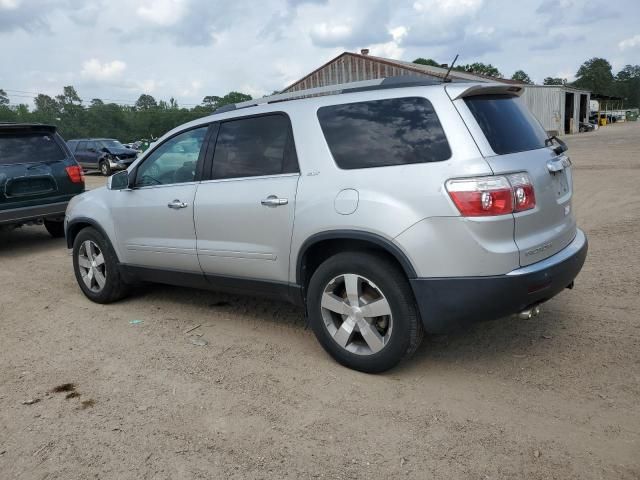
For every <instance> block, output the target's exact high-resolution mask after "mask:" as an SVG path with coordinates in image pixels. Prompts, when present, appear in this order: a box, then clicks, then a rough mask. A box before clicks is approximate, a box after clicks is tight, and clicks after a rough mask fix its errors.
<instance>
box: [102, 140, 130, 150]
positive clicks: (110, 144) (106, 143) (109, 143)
mask: <svg viewBox="0 0 640 480" xmlns="http://www.w3.org/2000/svg"><path fill="white" fill-rule="evenodd" d="M98 143H100V145H101V146H103V147H104V148H116V149H123V148H125V146H124V145H122V144H121V143H120V142H119V141H118V140H100V141H99V142H98Z"/></svg>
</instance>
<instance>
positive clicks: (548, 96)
mask: <svg viewBox="0 0 640 480" xmlns="http://www.w3.org/2000/svg"><path fill="white" fill-rule="evenodd" d="M522 98H523V99H524V101H525V102H526V104H527V106H528V107H529V110H531V112H532V113H533V114H534V115H535V116H536V117H537V118H538V120H540V123H542V126H543V127H544V129H545V130H546V131H547V132H549V133H550V134H552V135H565V134H571V133H578V132H579V129H580V122H587V121H588V120H589V101H590V99H591V92H589V91H587V90H578V89H575V88H571V87H567V86H564V85H526V86H525V87H524V93H523V94H522Z"/></svg>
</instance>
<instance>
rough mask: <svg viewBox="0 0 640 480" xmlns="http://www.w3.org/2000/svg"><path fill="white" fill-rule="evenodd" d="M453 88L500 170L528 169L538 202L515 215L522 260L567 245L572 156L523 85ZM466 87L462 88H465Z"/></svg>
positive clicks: (571, 233) (571, 227)
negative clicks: (528, 100) (534, 110)
mask: <svg viewBox="0 0 640 480" xmlns="http://www.w3.org/2000/svg"><path fill="white" fill-rule="evenodd" d="M457 89H458V91H449V87H447V90H448V92H449V95H450V96H452V99H454V104H455V105H456V108H457V109H458V111H459V112H460V114H461V115H462V117H463V119H464V121H465V123H466V124H467V126H468V127H469V130H470V132H471V134H472V135H473V137H474V139H475V140H476V143H477V144H478V147H479V148H480V150H481V152H482V154H483V156H484V158H485V160H486V161H487V163H488V164H489V166H490V167H491V169H492V170H493V173H494V174H495V175H501V174H509V173H516V172H526V173H527V175H528V176H529V178H530V180H531V182H532V184H533V186H534V193H535V207H534V208H532V209H530V210H525V211H522V212H517V213H514V214H512V215H513V218H514V240H515V242H516V245H517V246H518V250H519V253H520V265H521V266H525V265H530V264H532V263H535V262H538V261H540V260H543V259H545V258H547V257H549V256H551V255H553V254H555V253H557V252H559V251H560V250H562V249H563V248H565V247H566V246H567V245H568V244H569V243H571V241H572V240H573V238H574V237H575V235H576V221H575V216H574V215H573V210H572V205H571V198H572V195H573V181H572V174H571V161H570V160H569V157H568V156H567V154H566V152H563V151H561V150H562V148H557V147H558V145H557V142H555V143H554V142H553V141H552V140H550V139H548V138H547V134H546V133H545V131H544V129H543V128H542V126H541V125H540V122H539V121H538V120H537V119H536V118H535V117H534V116H533V115H532V114H531V112H530V111H529V109H528V108H527V106H526V105H525V104H524V102H523V100H522V99H520V98H519V97H518V95H519V94H520V93H521V92H522V88H521V87H513V86H504V85H501V86H495V85H493V86H491V85H488V86H475V87H472V88H467V90H464V89H461V88H460V87H457ZM460 90H461V91H460Z"/></svg>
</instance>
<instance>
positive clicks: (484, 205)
mask: <svg viewBox="0 0 640 480" xmlns="http://www.w3.org/2000/svg"><path fill="white" fill-rule="evenodd" d="M446 187H447V192H449V196H450V197H451V200H453V203H455V205H456V207H457V208H458V210H460V213H461V214H462V215H463V216H465V217H488V216H493V215H506V214H509V213H514V212H521V211H523V210H529V209H530V208H533V207H535V206H536V197H535V193H534V190H533V184H532V183H531V180H530V179H529V176H528V175H527V174H526V173H514V174H511V175H506V176H491V177H476V178H457V179H453V180H449V181H447V183H446Z"/></svg>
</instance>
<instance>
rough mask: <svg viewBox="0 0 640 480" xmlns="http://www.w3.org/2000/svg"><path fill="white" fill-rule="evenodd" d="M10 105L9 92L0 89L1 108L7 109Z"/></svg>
mask: <svg viewBox="0 0 640 480" xmlns="http://www.w3.org/2000/svg"><path fill="white" fill-rule="evenodd" d="M7 105H9V97H8V96H7V92H5V91H4V90H3V89H1V88H0V107H6V106H7Z"/></svg>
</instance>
